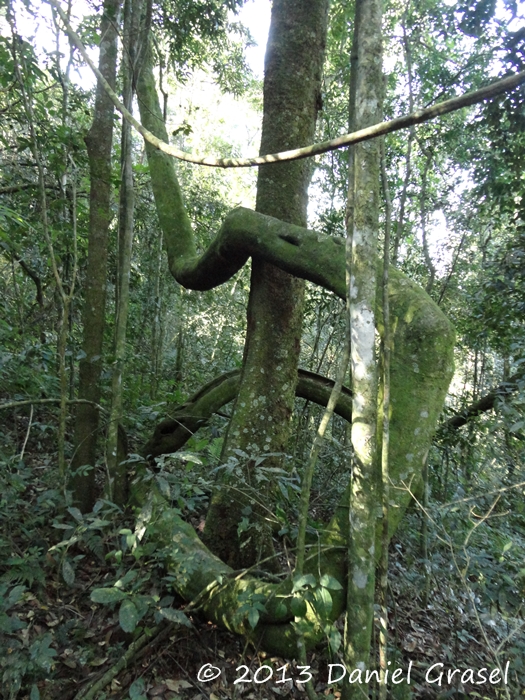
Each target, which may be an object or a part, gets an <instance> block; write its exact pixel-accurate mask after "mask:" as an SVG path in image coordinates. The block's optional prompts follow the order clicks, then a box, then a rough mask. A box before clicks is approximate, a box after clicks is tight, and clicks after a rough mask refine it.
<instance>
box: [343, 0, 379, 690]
mask: <svg viewBox="0 0 525 700" xmlns="http://www.w3.org/2000/svg"><path fill="white" fill-rule="evenodd" d="M381 21H382V2H381V0H357V2H356V11H355V21H354V38H353V45H352V73H351V83H350V130H351V131H352V130H356V129H363V128H365V127H367V126H371V125H372V124H375V123H377V122H380V121H381V115H382V93H383V72H382V40H381ZM379 146H380V142H379V139H375V140H374V141H369V142H367V143H364V144H359V145H357V146H354V147H353V148H351V150H350V162H349V189H348V219H347V231H348V238H347V265H348V263H350V269H347V280H348V283H349V285H348V307H349V314H350V321H349V322H350V332H351V343H352V347H351V362H352V392H353V407H352V447H353V459H352V476H351V488H350V504H349V505H350V508H349V537H348V598H347V616H346V625H345V641H344V654H345V663H346V664H347V667H348V668H351V669H354V668H364V667H366V666H368V664H369V661H370V642H371V634H372V624H373V619H374V584H375V566H376V554H375V542H376V522H377V516H378V507H380V499H379V493H380V490H379V483H380V469H379V460H378V446H377V431H378V420H377V416H378V413H377V400H378V371H377V362H376V352H375V345H376V284H377V281H376V274H377V233H378V228H379V192H380V167H379V166H380V148H379ZM362 693H363V689H362V687H361V686H359V685H354V684H348V685H346V684H345V685H344V686H343V697H345V698H347V699H348V698H357V697H362Z"/></svg>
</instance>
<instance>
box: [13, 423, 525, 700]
mask: <svg viewBox="0 0 525 700" xmlns="http://www.w3.org/2000/svg"><path fill="white" fill-rule="evenodd" d="M42 425H45V423H42ZM41 432H42V436H41V439H40V443H39V440H38V439H36V438H34V441H32V442H31V443H28V444H27V445H26V449H25V454H24V455H23V460H21V459H20V456H18V457H17V459H16V460H13V459H10V460H9V459H5V460H4V462H3V464H2V470H1V477H0V478H1V481H2V483H1V484H0V487H1V493H2V496H1V499H2V507H1V509H0V519H1V521H2V522H1V523H0V525H1V528H0V532H1V533H2V534H1V536H0V557H1V559H0V678H1V687H0V698H5V700H15V699H16V700H40V699H41V700H54V699H56V700H74V699H76V700H80V698H84V700H88V699H91V698H93V699H95V700H104V699H105V698H124V699H127V698H129V699H130V700H148V699H149V698H156V699H158V700H205V699H208V698H209V699H210V700H219V699H221V698H222V699H224V700H226V698H231V699H234V698H245V699H246V700H252V699H254V700H255V699H259V698H280V697H290V698H304V697H306V693H305V688H304V685H303V684H302V683H301V678H302V677H301V671H300V669H299V668H297V666H296V665H295V663H290V664H289V665H288V666H286V664H287V661H286V660H285V659H281V658H274V657H270V656H268V655H267V654H264V653H262V652H260V651H257V650H256V649H254V648H253V647H250V646H247V645H246V644H245V643H244V641H243V639H241V638H239V637H236V636H234V635H231V634H229V633H228V632H226V631H224V630H222V629H219V628H218V627H217V626H215V625H212V624H209V623H207V622H206V621H204V620H202V619H201V618H199V617H198V615H197V614H192V613H190V612H187V615H188V620H189V623H190V624H189V626H185V625H181V624H178V623H177V622H173V621H169V620H166V619H164V618H162V617H160V616H159V614H158V611H159V604H157V603H156V601H159V600H160V599H161V598H162V596H166V595H169V588H168V587H169V581H168V580H167V579H166V577H165V574H164V572H163V571H162V567H161V558H160V557H159V556H158V553H157V552H155V550H154V549H153V550H151V551H145V552H144V553H143V556H142V557H141V558H138V557H136V556H132V551H131V549H129V550H128V551H127V552H126V551H125V546H123V541H124V540H126V538H127V537H128V534H127V533H130V532H131V530H130V528H132V527H133V521H132V520H130V519H129V518H128V519H126V517H125V516H124V515H122V514H119V513H118V512H117V511H116V510H115V509H113V510H112V508H111V506H110V505H108V504H105V505H104V506H103V507H102V508H101V509H100V511H99V512H98V513H97V514H94V515H92V516H91V517H89V518H88V517H86V518H82V516H81V515H80V514H79V513H78V511H76V510H75V509H72V508H69V509H66V508H65V507H64V501H63V495H62V494H61V492H60V490H59V489H57V488H56V484H57V475H56V473H54V470H53V468H52V466H51V465H52V464H53V460H52V457H51V456H50V455H46V454H45V452H44V451H43V448H44V447H45V443H46V442H47V438H46V430H42V431H41ZM10 437H14V436H10ZM39 444H40V448H39ZM0 454H1V453H0ZM198 516H199V514H198V513H196V514H194V518H198ZM410 518H412V521H410ZM418 523H419V515H418V514H412V515H411V516H409V519H408V521H407V524H406V526H405V528H404V531H403V534H398V537H397V539H396V541H394V542H393V543H392V546H391V556H390V611H389V615H390V629H389V637H390V643H391V645H392V655H391V659H392V664H391V666H392V669H395V668H399V669H402V675H399V674H398V678H399V677H402V678H406V675H407V672H408V670H409V669H410V673H411V677H410V689H411V692H412V695H411V696H410V697H412V698H413V700H419V699H421V700H424V699H426V698H428V699H429V700H430V699H434V698H436V699H437V698H458V699H459V698H465V697H469V698H471V697H472V698H484V699H485V700H488V699H489V698H490V699H492V698H494V699H496V698H506V699H507V700H517V698H518V697H524V696H525V691H523V693H522V690H521V689H523V688H525V683H520V680H519V679H518V674H522V673H523V668H524V666H523V659H525V653H524V642H523V628H521V632H519V634H517V635H510V632H512V630H513V629H514V628H513V625H518V626H519V625H522V624H523V622H522V620H520V619H517V618H509V616H507V618H506V619H504V616H503V615H502V614H500V612H498V611H497V610H495V609H494V610H492V611H491V614H490V615H488V616H487V615H485V616H484V615H482V614H481V613H480V612H479V611H478V610H476V609H475V608H474V606H473V601H474V602H476V601H477V602H480V601H479V600H477V599H476V597H475V596H474V595H473V593H472V590H471V589H469V588H468V586H466V587H465V586H463V587H462V586H461V580H460V582H459V583H458V580H457V578H456V579H454V571H453V570H452V569H453V567H452V566H450V561H449V559H447V553H446V551H443V552H441V553H440V554H439V557H438V559H437V561H438V564H437V565H434V568H433V569H432V570H431V572H430V575H429V578H428V584H427V582H426V579H425V576H424V575H423V573H422V572H423V571H424V567H423V564H422V562H421V560H420V559H419V560H418V558H417V553H416V550H417V548H418V537H417V536H415V535H412V536H411V537H410V536H407V533H410V532H412V533H413V532H414V530H417V528H418ZM123 550H124V551H123ZM118 552H120V554H118ZM129 571H132V572H134V573H133V574H132V575H130V574H129ZM451 572H452V573H451ZM125 576H126V577H127V578H126V579H125V581H126V585H124V586H123V588H124V589H125V590H126V591H127V593H126V595H129V596H130V599H131V598H132V599H133V600H136V601H138V602H137V605H139V602H140V600H142V601H146V602H145V604H146V603H147V605H149V608H148V610H147V612H146V613H145V614H144V616H143V618H142V619H141V620H140V622H139V624H138V625H137V626H136V629H135V631H134V632H133V633H127V632H124V631H123V629H122V626H121V622H122V620H121V618H120V617H119V609H118V605H117V606H116V605H101V604H98V603H95V602H93V600H92V599H91V598H90V594H91V592H92V591H93V590H94V589H97V588H101V587H102V588H104V587H108V586H113V584H114V583H115V581H116V579H117V578H118V577H120V578H121V580H124V577H125ZM463 583H465V580H464V581H463ZM427 585H428V588H427V594H426V595H425V587H426V586H427ZM133 596H134V598H133ZM425 598H426V603H425ZM152 601H153V602H152ZM147 605H146V607H147ZM169 606H170V609H172V610H176V611H179V610H180V611H183V610H184V605H183V602H182V601H180V600H177V599H176V598H172V600H170V601H169ZM139 607H140V606H139ZM338 626H339V629H340V630H341V633H343V623H342V621H340V622H339V623H338ZM137 639H139V641H138V642H137ZM134 648H135V653H131V652H130V651H129V650H130V649H131V650H133V649H134ZM496 651H499V654H497V655H498V659H499V662H500V664H501V667H502V668H503V669H504V668H505V664H506V661H507V659H510V660H511V667H510V670H509V678H508V680H509V686H508V687H506V686H504V685H502V684H501V683H499V684H494V685H491V684H490V683H489V682H484V683H478V684H477V685H476V684H473V683H469V682H468V681H469V677H468V675H467V676H466V677H465V676H464V680H465V682H464V683H463V685H462V684H461V674H462V673H463V672H465V671H466V669H473V670H474V672H475V673H477V671H478V670H479V669H481V668H487V669H488V673H490V672H491V670H492V669H495V668H496V660H495V652H496ZM520 656H521V660H520ZM124 662H125V663H124ZM308 663H309V665H310V672H311V673H312V675H313V681H314V686H315V689H316V691H317V693H318V694H319V696H320V698H323V697H326V698H327V699H328V700H334V699H335V698H338V697H339V696H340V689H341V684H335V683H333V682H332V683H329V681H330V677H329V669H330V664H340V663H341V659H340V658H339V656H338V655H337V654H336V655H335V656H334V655H332V657H330V653H329V651H328V648H327V647H325V648H320V649H318V650H316V651H315V652H313V653H311V654H310V655H309V659H308ZM437 663H442V664H443V667H437V668H435V669H434V671H433V672H432V673H431V674H430V677H431V678H433V679H434V680H436V679H437V678H438V676H439V673H440V671H441V670H443V671H444V674H445V675H444V677H443V679H442V683H441V685H439V684H438V683H437V682H434V683H426V682H425V674H426V673H427V671H428V669H429V668H430V667H431V666H432V665H433V664H437ZM209 665H211V667H213V669H211V668H210V666H209ZM284 667H286V668H284ZM259 669H261V670H259ZM449 669H451V670H454V669H460V672H458V673H456V674H454V676H453V678H452V679H451V682H450V683H448V682H447V677H446V673H447V671H448V670H449ZM340 671H341V667H340V666H334V668H333V672H332V680H333V678H336V677H337V676H339V675H340ZM206 673H209V674H211V675H215V674H216V675H217V677H216V678H214V679H213V680H210V681H207V682H205V681H203V680H202V679H203V674H206ZM285 678H291V679H292V680H289V681H286V682H282V681H284V679H285ZM303 678H304V676H303ZM478 678H479V676H475V677H474V680H476V679H478ZM493 678H494V676H493ZM523 678H524V676H523V675H522V680H523ZM243 680H244V681H245V682H242V681H243ZM470 680H473V679H472V678H470ZM279 681H281V682H279ZM94 684H98V685H97V686H95V685H94ZM399 687H402V686H399ZM97 688H98V689H97ZM390 688H394V686H390ZM90 693H91V694H90ZM520 693H522V694H520ZM372 697H376V696H375V695H373V696H372ZM389 697H396V698H397V697H399V698H401V697H408V696H402V695H394V694H392V695H389Z"/></svg>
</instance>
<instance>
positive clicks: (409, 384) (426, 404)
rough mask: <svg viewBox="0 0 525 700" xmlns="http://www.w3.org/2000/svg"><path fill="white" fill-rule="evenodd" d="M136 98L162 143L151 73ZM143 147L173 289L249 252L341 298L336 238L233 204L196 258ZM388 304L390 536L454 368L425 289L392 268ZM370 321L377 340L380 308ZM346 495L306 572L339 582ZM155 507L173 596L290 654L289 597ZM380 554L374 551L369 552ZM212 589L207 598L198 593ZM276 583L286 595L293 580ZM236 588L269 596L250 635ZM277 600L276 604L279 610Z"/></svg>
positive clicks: (178, 198) (219, 272) (336, 603)
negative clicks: (242, 573)
mask: <svg viewBox="0 0 525 700" xmlns="http://www.w3.org/2000/svg"><path fill="white" fill-rule="evenodd" d="M138 96H139V105H140V109H141V117H142V120H143V123H144V125H145V126H146V128H148V129H150V130H151V131H154V132H155V133H156V134H157V135H158V136H160V137H161V138H166V130H165V126H164V122H163V119H162V112H161V110H160V106H159V102H158V97H157V94H156V89H155V83H154V80H153V75H152V73H151V70H148V69H147V67H146V69H145V70H143V71H142V73H141V78H140V81H139V84H138ZM146 148H147V153H148V163H149V167H150V174H151V179H152V186H153V192H154V196H155V202H156V207H157V212H158V215H159V220H160V223H161V227H162V229H163V233H164V240H165V243H166V247H167V251H168V262H169V266H170V270H171V272H172V274H173V275H174V277H175V278H176V279H177V281H178V282H179V283H180V284H182V285H184V286H186V287H188V288H192V289H198V290H204V289H212V288H214V287H216V286H218V285H220V284H222V283H223V282H225V281H226V280H227V279H229V278H230V277H231V276H232V275H234V274H235V273H236V272H237V271H238V270H239V269H240V268H241V267H242V266H243V265H244V264H245V263H246V261H247V259H248V258H249V257H250V256H254V257H257V258H263V259H264V260H265V261H267V262H270V263H272V264H274V265H276V266H278V267H280V268H281V269H283V270H285V271H286V272H290V273H291V274H294V275H296V276H297V277H302V278H303V279H308V280H310V281H312V282H314V283H316V284H320V285H321V286H323V287H325V288H326V289H329V290H331V291H333V292H334V293H335V294H337V295H338V296H339V297H341V298H342V299H346V296H347V286H346V267H345V265H346V262H345V261H346V256H345V245H344V241H343V239H336V238H331V237H328V236H323V235H322V234H320V233H317V232H315V231H308V230H306V229H304V228H302V227H300V226H296V225H294V224H290V223H286V222H283V221H279V220H278V219H275V218H273V217H270V216H265V215H264V214H260V213H258V212H254V211H251V210H248V209H243V208H238V209H235V210H233V211H232V212H230V214H228V216H227V217H226V219H225V221H224V223H223V225H222V227H221V229H220V231H219V233H218V235H217V236H216V238H215V239H214V241H213V242H212V244H211V245H210V247H209V248H208V249H207V250H206V251H205V252H204V253H203V254H202V256H197V255H196V253H195V244H194V240H193V233H192V230H191V226H190V222H189V219H188V216H187V214H186V210H185V208H184V203H183V199H182V193H181V189H180V186H179V183H178V180H177V177H176V173H175V168H174V164H173V161H172V160H171V159H170V157H169V156H166V155H165V154H163V153H162V152H161V151H158V150H156V149H155V148H154V147H153V146H151V145H150V144H146ZM274 167H280V165H276V166H274ZM376 265H377V266H378V274H377V279H378V280H380V279H381V269H382V263H381V262H378V261H377V260H376ZM379 298H380V295H379ZM389 299H390V319H391V324H392V343H393V348H392V363H391V422H390V476H391V479H392V483H393V487H392V491H391V498H390V515H389V532H390V534H392V532H394V531H395V529H396V527H397V525H398V523H399V521H400V519H401V517H402V516H403V513H404V511H405V509H406V507H407V505H408V503H409V502H410V499H411V491H413V490H414V489H416V488H417V487H418V486H419V485H420V483H421V471H422V467H423V464H424V461H425V459H426V455H427V452H428V449H429V446H430V442H431V439H432V435H433V433H434V429H435V425H436V421H437V418H438V415H439V413H440V411H441V408H442V405H443V401H444V397H445V395H446V392H447V389H448V384H449V381H450V378H451V376H452V372H453V357H452V351H453V345H454V332H453V329H452V326H451V324H450V323H449V321H448V320H447V319H446V317H445V316H444V314H443V313H442V311H441V310H440V309H439V308H438V307H437V305H436V304H435V303H434V302H432V300H431V299H430V298H429V297H428V295H427V294H426V293H425V291H424V290H422V289H421V288H420V287H419V286H417V285H415V284H414V283H412V282H411V281H410V280H408V279H407V278H406V277H405V276H404V275H402V274H401V273H400V272H399V271H397V270H395V269H393V268H390V275H389ZM376 323H377V327H378V330H379V333H380V334H381V333H382V316H381V305H380V303H379V304H378V310H377V318H376ZM255 398H256V397H255ZM181 422H183V421H181ZM349 492H350V486H349V487H348V489H347V490H346V492H345V494H344V495H343V496H342V498H341V505H340V506H339V507H338V509H337V510H336V513H335V515H334V517H333V519H332V521H331V523H330V524H329V525H328V526H327V528H326V530H325V531H324V532H323V533H322V535H321V548H320V550H319V551H318V550H317V549H315V554H313V555H312V557H310V558H309V559H308V560H307V562H306V564H305V571H309V570H311V571H312V572H313V573H315V574H316V575H318V574H319V571H321V572H322V573H329V574H331V575H333V576H335V577H336V578H337V579H338V580H339V581H340V582H341V583H342V584H343V585H345V579H346V561H345V557H344V553H345V551H346V547H347V539H348V537H347V536H348V503H349ZM152 498H153V500H154V501H155V498H156V496H155V495H154V494H153V495H152ZM154 505H155V504H154V503H153V504H152V507H151V508H150V507H149V506H148V510H149V511H151V513H156V514H157V515H151V516H150V517H155V518H156V525H155V527H156V528H158V529H157V532H158V536H159V538H160V540H162V541H164V540H165V541H166V546H169V547H170V548H171V554H170V564H169V569H170V572H171V573H172V574H173V575H174V579H175V583H174V587H175V588H176V590H177V592H178V593H179V594H180V595H182V596H183V597H184V598H185V599H186V600H193V599H194V598H195V597H196V596H202V598H203V600H204V603H203V605H204V612H205V614H206V615H209V617H210V619H212V620H214V621H216V622H218V623H220V624H222V625H224V626H226V627H228V628H229V629H231V630H233V631H237V632H240V633H246V634H249V635H251V636H252V637H253V638H254V639H255V640H260V641H261V644H262V645H263V648H266V649H268V650H270V651H274V652H275V653H280V654H283V655H291V656H293V655H294V654H295V652H296V649H297V646H296V645H297V638H296V634H295V630H294V627H293V625H292V624H291V622H292V620H293V615H291V614H290V611H289V592H288V593H286V592H285V593H280V592H279V591H278V590H277V588H276V587H275V585H273V584H265V583H261V582H257V581H255V580H253V579H250V578H249V577H246V578H242V577H241V578H239V577H233V576H232V569H231V568H230V567H228V566H227V564H225V563H223V562H221V561H220V560H219V559H218V558H217V557H215V556H214V555H213V554H211V552H210V551H209V550H208V549H207V548H206V547H205V545H204V544H203V543H202V542H200V540H199V539H198V537H197V535H196V534H195V532H194V531H193V529H192V528H191V526H189V525H188V524H186V523H184V521H182V520H181V519H180V518H179V517H178V516H177V514H176V513H174V512H173V511H172V510H171V509H169V508H168V507H167V506H166V504H164V503H162V501H159V502H158V506H156V507H153V506H154ZM379 533H380V529H379ZM379 541H380V540H379ZM378 550H379V546H377V548H376V554H377V552H378ZM309 567H310V568H309ZM220 581H222V583H220ZM214 582H215V584H214ZM210 585H212V587H213V594H212V592H211V591H208V592H205V591H206V589H207V587H208V586H210ZM283 586H284V588H285V589H286V586H290V584H289V583H288V584H283ZM243 587H252V588H253V589H254V590H255V589H256V588H257V590H262V589H264V592H265V595H266V594H267V611H268V612H267V614H265V615H264V616H262V618H261V622H260V623H259V625H258V626H257V627H256V628H255V630H254V632H253V633H252V632H250V630H249V626H248V625H247V623H246V620H244V619H240V618H239V615H238V614H237V612H236V610H237V607H238V605H237V604H236V600H237V599H236V595H237V593H238V592H240V591H241V590H242V588H243ZM345 587H346V586H345ZM250 590H251V588H250ZM279 590H280V589H279ZM287 590H288V591H289V589H287ZM232 591H233V592H232ZM236 592H237V593H236ZM345 600H346V591H345V590H343V592H337V591H334V592H333V606H332V611H331V613H330V616H331V617H332V619H336V618H337V616H338V615H339V614H340V613H341V611H342V610H343V609H344V607H345ZM278 603H283V605H284V608H283V607H282V606H281V607H279V606H278V605H277V604H278ZM287 606H288V607H287ZM283 610H284V612H283ZM307 621H308V623H309V625H310V628H309V632H308V634H306V635H305V642H306V643H307V644H308V645H310V646H311V645H313V644H315V643H317V642H318V641H320V640H321V639H322V638H323V635H324V632H323V626H322V625H320V623H319V619H318V617H317V615H316V613H315V611H312V610H309V611H308V612H307Z"/></svg>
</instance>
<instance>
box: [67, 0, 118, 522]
mask: <svg viewBox="0 0 525 700" xmlns="http://www.w3.org/2000/svg"><path fill="white" fill-rule="evenodd" d="M119 8H120V0H105V2H104V9H103V15H102V19H101V24H100V35H101V41H100V58H99V67H100V71H101V73H102V74H103V76H104V77H105V78H106V80H107V81H108V83H109V84H110V85H111V86H112V87H114V85H115V76H116V65H117V35H118V22H117V15H118V12H119ZM112 141H113V103H112V101H111V99H110V98H109V97H108V95H107V93H106V91H105V89H104V87H103V86H102V85H101V83H100V82H99V83H98V85H97V95H96V100H95V113H94V117H93V124H92V126H91V129H90V130H89V132H88V134H87V136H86V145H87V149H88V156H89V169H90V182H91V188H90V200H89V234H88V256H87V268H86V278H85V283H84V308H83V311H82V324H83V328H84V331H83V341H82V351H83V354H84V358H83V359H82V360H81V361H80V367H79V386H78V396H79V398H80V399H83V400H85V401H87V402H93V404H99V403H100V396H101V386H100V375H101V371H102V342H103V337H104V325H105V313H106V282H107V280H106V278H107V255H108V228H109V223H110V220H111V210H110V197H111V147H112ZM93 404H91V403H82V404H78V407H77V412H76V423H75V437H74V444H75V454H74V457H73V461H72V468H73V477H72V478H71V480H70V488H71V490H72V491H73V499H74V501H75V502H76V503H77V505H78V506H79V508H80V510H82V511H83V512H87V511H89V510H91V509H92V507H93V505H94V503H95V475H94V471H93V469H91V471H89V472H87V473H86V472H85V471H84V472H81V471H79V468H80V467H83V466H85V465H90V466H91V467H92V468H93V466H94V464H95V461H96V457H97V453H96V446H97V438H98V430H99V414H98V409H97V408H96V407H95V406H94V405H93Z"/></svg>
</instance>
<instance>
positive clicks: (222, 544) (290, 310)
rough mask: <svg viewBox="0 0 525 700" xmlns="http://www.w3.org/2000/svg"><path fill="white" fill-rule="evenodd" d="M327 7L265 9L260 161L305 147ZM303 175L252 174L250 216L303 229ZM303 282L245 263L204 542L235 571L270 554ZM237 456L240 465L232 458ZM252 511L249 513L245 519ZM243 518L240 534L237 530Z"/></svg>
mask: <svg viewBox="0 0 525 700" xmlns="http://www.w3.org/2000/svg"><path fill="white" fill-rule="evenodd" d="M327 13H328V0H302V2H296V0H274V2H273V7H272V20H271V26H270V34H269V38H268V45H267V49H266V61H265V78H264V114H263V125H262V140H261V151H260V152H261V154H266V153H273V152H276V151H279V150H284V149H290V148H296V147H299V146H301V145H305V144H308V143H310V142H311V141H312V140H313V137H314V132H315V123H316V117H317V111H318V109H319V105H320V95H321V71H322V65H323V59H324V48H325V42H326V25H327ZM311 168H312V165H311V163H310V162H308V161H295V162H292V163H286V164H281V165H277V166H271V165H267V166H261V168H260V169H259V177H258V181H257V205H256V209H257V211H258V212H261V213H262V214H268V215H270V216H274V217H276V218H278V219H280V220H282V221H287V222H289V223H292V224H296V225H298V226H306V209H307V204H308V185H309V182H310V178H311ZM303 296H304V281H303V280H301V279H297V278H296V277H292V276H291V275H290V274H288V273H287V272H285V271H283V270H281V269H279V268H277V267H274V266H273V265H272V264H269V263H268V262H266V261H264V260H262V259H261V258H259V257H254V258H253V260H252V276H251V287H250V299H249V304H248V326H247V336H246V343H245V350H244V361H243V371H242V377H241V385H240V389H239V394H238V398H237V401H236V404H235V409H234V413H233V417H232V420H231V423H230V426H229V430H228V434H227V438H226V440H225V445H224V450H223V454H222V458H223V461H224V462H226V461H228V460H235V461H239V462H240V463H239V467H240V472H239V473H240V474H242V476H241V477H240V478H239V476H237V475H236V476H235V477H234V479H232V477H231V476H229V477H228V478H227V479H224V480H223V484H222V485H221V488H220V490H218V491H217V493H216V494H215V495H214V497H213V499H212V502H211V506H210V509H209V512H208V516H207V519H206V529H205V540H206V542H207V543H208V544H209V546H210V548H211V549H212V551H213V552H215V553H216V554H217V555H218V556H220V557H221V559H222V560H223V561H225V562H227V563H228V564H230V565H232V566H234V567H235V568H238V567H241V566H249V565H251V564H253V563H254V562H255V561H257V560H258V559H260V558H266V557H268V556H271V554H272V546H271V538H270V528H269V527H268V526H267V525H265V523H266V522H267V518H266V517H265V516H266V514H265V510H264V508H263V507H261V501H263V502H266V505H268V501H267V499H268V487H265V486H264V484H265V483H266V484H267V483H268V482H265V481H262V480H260V479H259V474H258V468H259V467H257V466H255V460H256V458H258V457H260V456H261V455H264V454H267V453H272V455H275V454H277V455H278V456H272V457H267V458H266V459H265V460H264V461H263V462H262V463H260V466H261V467H262V468H268V467H277V466H282V463H283V456H284V454H285V453H286V449H287V443H288V437H289V433H290V419H291V415H292V409H293V403H294V397H295V385H296V382H297V364H298V360H299V350H300V339H301V327H302V315H303ZM238 450H242V452H243V453H244V454H245V455H246V457H239V452H238ZM250 509H251V513H250ZM246 514H248V518H247V519H248V521H249V526H248V529H247V530H246V531H245V532H244V533H241V534H239V533H238V526H239V523H240V522H241V521H242V519H243V515H244V516H246Z"/></svg>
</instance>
